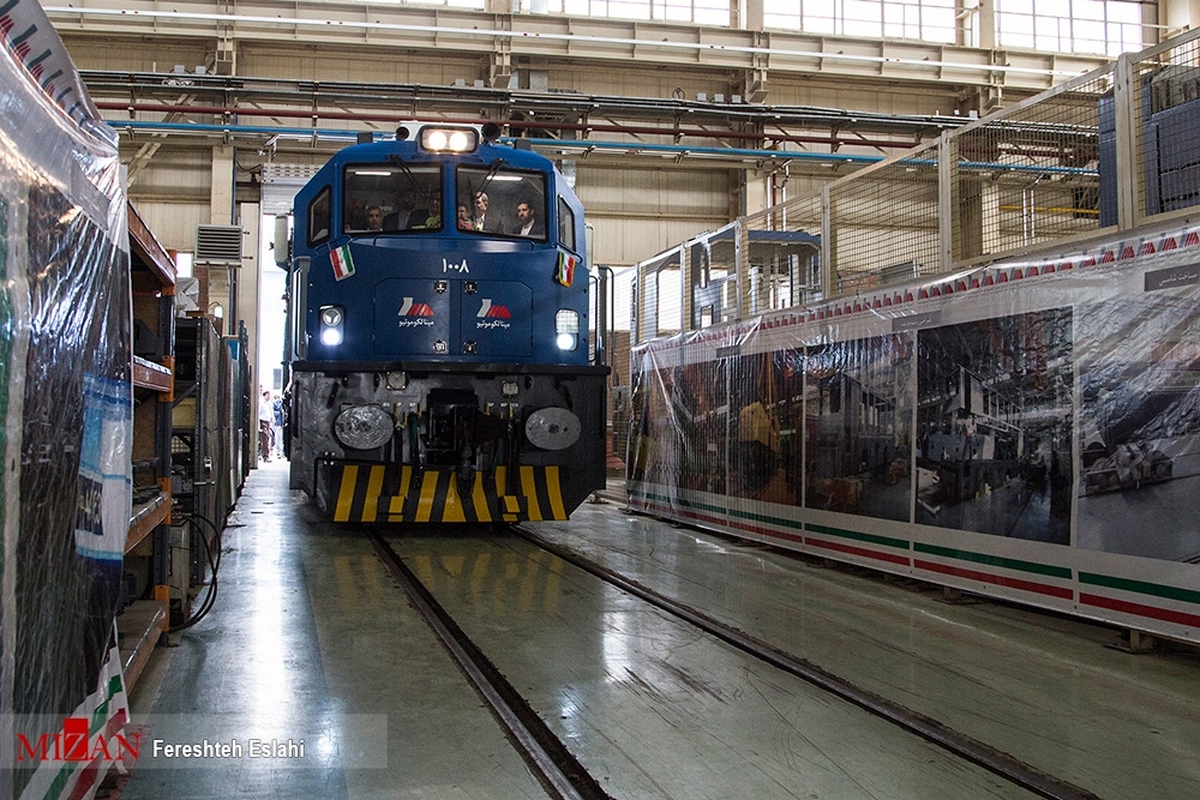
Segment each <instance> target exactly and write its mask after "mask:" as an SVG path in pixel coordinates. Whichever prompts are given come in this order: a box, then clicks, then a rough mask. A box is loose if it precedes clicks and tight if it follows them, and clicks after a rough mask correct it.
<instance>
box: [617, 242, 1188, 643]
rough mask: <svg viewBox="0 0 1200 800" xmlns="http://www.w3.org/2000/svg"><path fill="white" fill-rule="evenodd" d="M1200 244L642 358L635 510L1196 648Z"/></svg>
mask: <svg viewBox="0 0 1200 800" xmlns="http://www.w3.org/2000/svg"><path fill="white" fill-rule="evenodd" d="M1198 312H1200V231H1198V230H1197V229H1196V228H1194V227H1190V226H1189V227H1183V228H1173V229H1161V228H1160V229H1158V230H1147V231H1141V232H1139V233H1138V235H1137V236H1136V238H1129V237H1125V238H1123V239H1121V240H1119V241H1101V242H1098V243H1096V244H1094V245H1092V246H1091V247H1089V248H1088V249H1087V250H1085V251H1082V252H1072V253H1055V254H1051V255H1050V256H1049V257H1044V258H1038V259H1037V260H1036V261H1030V260H1022V261H1020V262H1017V261H1012V262H1007V263H1005V262H1001V263H997V264H995V265H991V266H988V267H984V268H976V269H970V270H966V271H962V272H958V273H950V274H946V275H940V276H938V277H937V278H936V279H933V280H930V281H928V282H926V283H913V284H911V285H907V286H899V287H887V288H883V287H880V288H878V289H876V290H874V291H872V292H864V293H862V294H860V295H858V296H854V297H849V298H841V299H839V300H837V301H834V302H830V303H827V304H824V305H821V306H814V307H812V308H805V309H802V310H792V311H788V312H786V313H778V314H773V315H769V316H763V317H757V318H752V319H747V320H743V321H741V322H738V323H735V324H730V325H722V326H714V327H711V328H707V329H704V330H701V331H696V332H693V333H689V334H684V335H681V336H677V337H675V338H672V339H665V340H657V341H652V342H649V343H647V344H645V345H642V346H640V347H638V348H636V349H635V350H634V352H633V357H632V373H633V374H632V391H633V402H632V414H633V416H632V424H631V432H630V451H629V459H628V461H627V464H628V469H629V480H630V482H629V487H630V497H631V505H633V506H635V507H637V508H641V509H644V510H647V511H650V512H652V513H655V514H657V515H660V516H665V517H670V518H676V519H680V520H685V521H690V522H695V523H698V524H701V525H704V526H707V527H712V528H715V529H718V530H725V531H729V532H733V533H737V534H739V535H744V536H749V537H752V538H759V539H763V540H766V541H770V542H774V543H778V544H781V545H783V546H787V547H792V548H796V549H801V550H805V551H807V552H810V553H814V554H817V555H822V556H828V557H831V558H837V559H842V560H848V561H854V562H856V563H860V564H866V565H869V566H872V567H875V568H878V569H882V570H887V571H891V572H898V573H901V574H906V575H912V576H914V577H919V578H923V579H926V580H930V581H934V582H938V583H943V584H948V585H951V586H958V587H961V588H964V589H967V590H970V591H975V592H980V593H983V594H988V595H993V596H998V597H1005V598H1010V599H1015V600H1018V601H1021V602H1025V603H1030V604H1034V605H1041V606H1044V607H1050V608H1054V609H1056V610H1060V611H1064V612H1067V613H1075V614H1082V615H1085V616H1089V617H1094V618H1099V619H1104V620H1106V621H1110V622H1114V623H1117V624H1123V625H1129V626H1130V627H1136V628H1139V629H1142V630H1148V631H1152V632H1157V633H1162V634H1165V635H1169V636H1175V637H1179V638H1184V639H1190V640H1192V641H1200V590H1198V589H1200V518H1198V517H1197V514H1196V508H1197V506H1196V497H1197V496H1200V313H1198Z"/></svg>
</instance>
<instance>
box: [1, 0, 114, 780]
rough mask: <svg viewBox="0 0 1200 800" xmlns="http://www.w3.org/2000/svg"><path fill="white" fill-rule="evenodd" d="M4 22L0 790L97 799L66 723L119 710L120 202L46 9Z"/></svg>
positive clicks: (85, 754) (14, 3) (27, 8)
mask: <svg viewBox="0 0 1200 800" xmlns="http://www.w3.org/2000/svg"><path fill="white" fill-rule="evenodd" d="M0 37H2V39H3V42H4V44H5V46H4V47H3V48H0V272H2V273H3V276H4V283H3V294H2V295H0V414H2V415H3V418H4V422H5V427H4V430H3V436H2V437H0V451H2V453H3V464H4V470H3V486H2V495H0V513H2V518H3V525H4V529H3V530H4V532H3V541H4V550H3V560H2V562H0V568H2V573H0V718H2V719H3V730H2V731H0V747H2V748H3V756H2V757H0V765H3V767H4V769H3V770H0V797H2V798H8V797H58V796H67V795H68V794H73V795H74V796H88V795H89V793H90V792H89V790H88V789H87V787H88V786H89V785H90V784H91V783H92V782H94V781H95V779H96V776H97V769H98V768H99V767H100V766H102V764H101V763H100V762H98V761H93V759H92V755H93V750H94V749H95V748H94V747H93V745H94V744H97V743H99V742H100V739H89V740H88V741H86V742H84V743H83V744H84V746H83V747H82V748H80V747H75V748H74V749H69V750H68V749H66V748H64V747H58V748H57V749H56V748H55V742H60V743H62V742H64V741H65V740H64V739H62V738H61V737H60V738H59V739H55V738H54V737H55V736H56V734H62V733H63V732H64V731H66V730H70V729H71V724H69V722H68V718H73V719H75V720H79V719H86V720H87V728H88V730H89V732H90V735H91V736H93V737H95V736H100V737H103V736H104V735H105V733H106V732H107V733H112V732H113V730H114V726H119V724H120V723H121V722H122V721H123V718H124V710H123V708H122V704H123V691H122V683H121V674H120V665H119V660H118V661H116V662H114V660H113V658H110V651H111V652H115V651H114V650H112V645H113V637H114V626H113V620H114V615H115V612H116V604H117V601H118V593H119V584H120V578H121V568H122V559H123V555H124V545H125V539H126V536H127V533H128V529H129V517H130V495H131V488H130V487H131V485H132V481H131V478H132V476H131V466H130V447H131V435H132V394H131V385H130V382H129V379H130V375H129V367H130V341H131V334H130V330H131V315H132V312H131V307H130V287H129V266H128V265H129V256H128V252H127V247H128V245H127V232H126V217H125V214H126V202H125V196H124V188H123V186H122V173H121V168H120V164H119V161H118V159H117V148H116V140H115V137H114V136H113V135H112V133H111V132H110V131H109V130H108V128H107V127H106V126H105V125H104V124H103V123H102V122H101V121H100V117H99V114H98V113H97V112H96V110H95V108H94V107H93V106H92V105H91V103H90V101H89V100H88V99H87V97H86V94H85V93H84V91H83V89H82V86H81V85H80V84H79V81H78V76H77V74H76V72H75V69H74V67H73V65H72V64H71V62H70V59H69V58H68V57H67V55H66V53H65V51H64V49H63V47H62V43H61V42H60V41H59V39H58V37H57V35H56V34H55V33H54V31H53V29H52V28H51V26H50V25H49V23H48V22H47V21H46V18H45V16H44V15H43V13H42V10H41V8H40V6H38V4H37V3H34V2H30V1H29V0H11V1H9V2H4V0H0ZM43 737H48V738H43ZM10 765H15V769H10V768H9V766H10Z"/></svg>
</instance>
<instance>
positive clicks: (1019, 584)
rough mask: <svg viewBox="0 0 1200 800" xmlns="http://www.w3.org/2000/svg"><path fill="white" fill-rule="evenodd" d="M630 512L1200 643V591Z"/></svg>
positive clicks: (694, 506)
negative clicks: (748, 536) (755, 539)
mask: <svg viewBox="0 0 1200 800" xmlns="http://www.w3.org/2000/svg"><path fill="white" fill-rule="evenodd" d="M629 505H630V507H631V508H633V509H636V510H638V511H644V512H646V513H648V514H652V515H654V516H656V517H662V518H664V519H671V520H675V521H679V522H687V523H691V524H695V525H697V526H699V527H701V528H706V529H709V530H714V531H717V532H720V533H727V534H732V535H735V536H741V535H747V534H749V535H750V536H752V537H754V538H758V539H761V540H764V541H767V542H770V543H773V544H777V545H779V546H780V547H784V548H788V549H793V550H800V551H802V552H806V553H809V554H811V555H819V556H823V557H827V558H831V559H833V560H836V561H846V562H850V563H855V564H859V565H861V566H867V567H871V568H874V569H878V570H880V571H883V572H892V573H897V574H903V575H907V576H910V577H914V578H919V579H922V580H927V581H930V582H932V583H940V584H944V585H947V586H954V587H956V588H962V589H966V590H968V591H971V592H974V593H977V594H981V595H984V596H988V597H997V598H1002V599H1006V600H1015V601H1017V602H1022V603H1027V604H1030V605H1037V606H1042V607H1046V608H1051V609H1054V610H1056V611H1062V612H1065V613H1069V614H1074V615H1076V616H1081V617H1087V618H1089V619H1099V620H1102V621H1105V622H1109V623H1111V624H1115V625H1121V626H1129V627H1136V628H1139V629H1143V630H1146V631H1148V632H1151V633H1159V634H1161V635H1165V636H1170V637H1174V638H1179V639H1185V640H1188V641H1194V642H1200V591H1198V590H1195V589H1189V588H1185V587H1182V586H1173V585H1170V584H1166V583H1157V582H1154V581H1146V580H1140V579H1136V578H1132V577H1129V576H1125V575H1119V574H1113V573H1106V572H1100V571H1098V570H1096V569H1093V568H1085V567H1083V566H1080V565H1074V564H1071V563H1047V562H1043V561H1037V560H1032V559H1021V558H1011V557H1006V556H998V555H994V554H989V553H983V552H978V551H973V550H967V549H963V548H959V547H945V546H942V545H938V544H933V543H930V542H924V541H918V540H916V539H912V538H904V537H897V536H888V535H880V534H876V533H867V532H865V531H859V530H853V529H850V528H844V527H840V526H831V525H823V524H816V523H813V522H802V521H798V520H794V519H785V518H782V517H778V516H773V515H770V514H765V513H762V512H750V511H744V510H740V509H736V508H723V507H720V506H716V505H713V504H711V503H704V502H697V501H693V500H685V499H683V498H678V497H677V498H674V499H672V498H671V497H668V496H666V495H664V494H658V493H655V492H653V491H650V490H648V489H646V488H644V487H638V486H634V487H631V488H630V491H629ZM1076 554H1078V551H1075V550H1071V549H1063V555H1064V556H1068V557H1069V556H1072V555H1076ZM1068 561H1069V559H1068Z"/></svg>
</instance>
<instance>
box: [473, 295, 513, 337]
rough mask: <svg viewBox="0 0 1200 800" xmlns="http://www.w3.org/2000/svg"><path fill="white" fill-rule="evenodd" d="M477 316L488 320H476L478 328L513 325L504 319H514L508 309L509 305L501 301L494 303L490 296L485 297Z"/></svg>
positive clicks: (508, 326) (476, 327)
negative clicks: (500, 302)
mask: <svg viewBox="0 0 1200 800" xmlns="http://www.w3.org/2000/svg"><path fill="white" fill-rule="evenodd" d="M475 316H476V317H481V318H483V319H486V320H487V321H486V322H476V323H475V329H476V330H483V329H486V328H510V327H512V326H511V325H509V323H507V322H505V321H504V320H506V319H512V312H511V311H509V310H508V306H503V305H500V304H499V303H495V304H494V303H493V302H492V298H490V297H485V298H483V303H481V304H480V306H479V313H477V314H476V315H475Z"/></svg>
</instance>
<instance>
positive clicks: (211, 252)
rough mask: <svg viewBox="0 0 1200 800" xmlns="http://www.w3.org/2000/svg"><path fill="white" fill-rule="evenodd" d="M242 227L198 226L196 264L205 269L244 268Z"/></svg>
mask: <svg viewBox="0 0 1200 800" xmlns="http://www.w3.org/2000/svg"><path fill="white" fill-rule="evenodd" d="M244 238H245V237H244V236H243V235H242V227H241V226H240V225H197V226H196V257H195V260H194V263H195V264H196V265H197V266H204V267H235V268H236V267H240V266H242V240H243V239H244Z"/></svg>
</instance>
